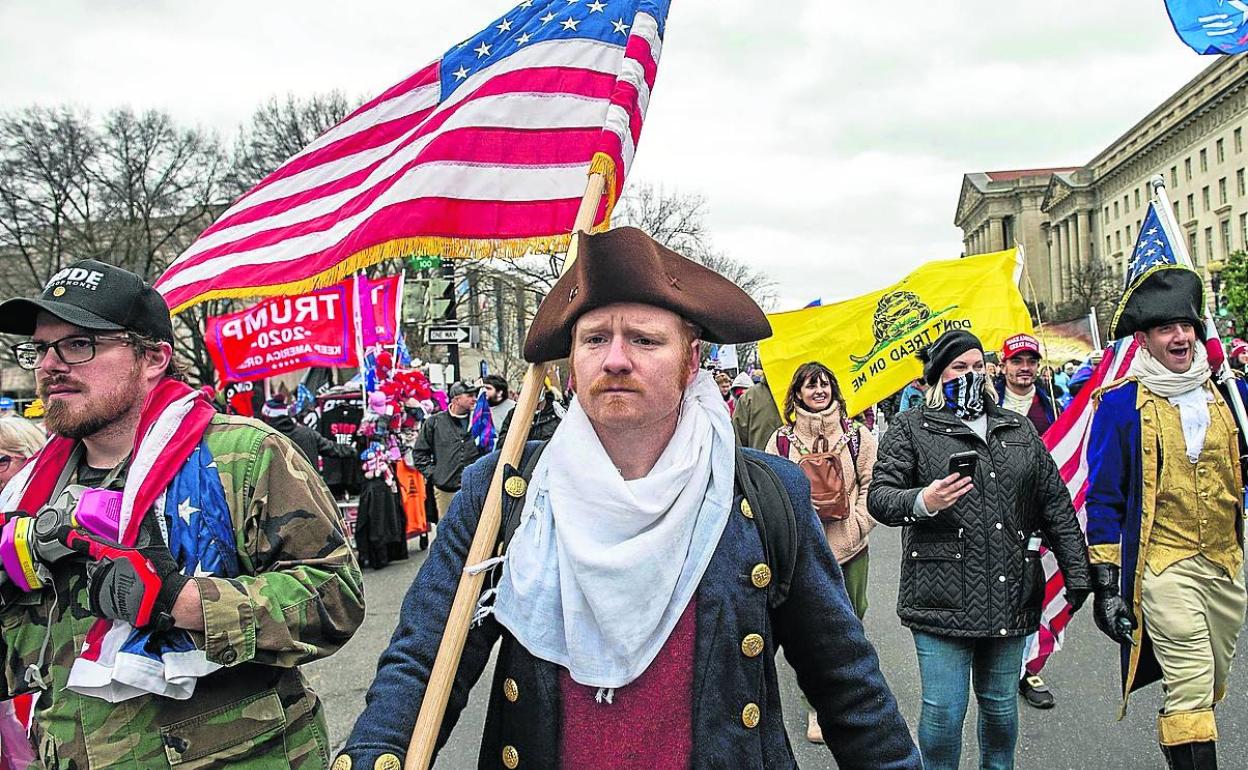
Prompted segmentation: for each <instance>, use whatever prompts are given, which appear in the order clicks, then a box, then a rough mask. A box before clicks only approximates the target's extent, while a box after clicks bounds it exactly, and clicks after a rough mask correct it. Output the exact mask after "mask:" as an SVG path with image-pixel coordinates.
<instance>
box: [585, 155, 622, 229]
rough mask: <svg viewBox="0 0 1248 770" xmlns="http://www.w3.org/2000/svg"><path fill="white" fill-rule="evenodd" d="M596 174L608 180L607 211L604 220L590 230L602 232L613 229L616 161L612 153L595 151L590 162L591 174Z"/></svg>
mask: <svg viewBox="0 0 1248 770" xmlns="http://www.w3.org/2000/svg"><path fill="white" fill-rule="evenodd" d="M594 174H602V178H603V179H604V180H605V181H606V185H605V187H606V191H607V213H606V216H604V217H603V218H602V221H601V222H599V223H598V224H596V225H594V226H593V228H591V230H590V232H594V233H601V232H603V231H604V230H610V229H611V212H612V211H614V210H615V197H616V196H615V161H614V160H613V159H612V158H611V156H610V155H608V154H606V153H605V152H596V153H594V158H593V160H591V161H590V162H589V175H590V176H593V175H594Z"/></svg>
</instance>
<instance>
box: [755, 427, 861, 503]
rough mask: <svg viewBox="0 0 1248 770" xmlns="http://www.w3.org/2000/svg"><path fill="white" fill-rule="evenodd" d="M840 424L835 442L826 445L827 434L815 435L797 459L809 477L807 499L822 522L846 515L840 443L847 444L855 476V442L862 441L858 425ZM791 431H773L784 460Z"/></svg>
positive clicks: (846, 497)
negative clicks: (808, 497) (831, 444)
mask: <svg viewBox="0 0 1248 770" xmlns="http://www.w3.org/2000/svg"><path fill="white" fill-rule="evenodd" d="M842 427H843V430H842V432H841V437H840V438H839V439H837V442H836V446H833V447H830V446H829V445H828V437H827V436H823V435H820V436H817V437H815V441H814V444H813V445H812V446H811V447H810V451H809V452H805V453H803V454H802V456H801V457H800V458H799V459H798V461H797V467H799V468H801V469H802V472H803V473H805V474H806V478H807V479H808V480H809V481H810V503H811V505H812V506H814V508H815V513H817V514H819V520H820V521H822V522H825V523H826V522H830V521H844V520H845V519H848V518H849V514H850V500H849V486H848V485H847V484H846V483H845V471H844V467H843V466H842V465H841V447H843V446H845V445H846V444H848V445H849V455H850V458H851V461H852V463H853V466H854V474H855V476H856V475H857V473H858V446H859V444H860V443H861V439H860V437H859V435H858V427H857V426H856V425H843V426H842ZM791 435H792V434H791V433H790V432H788V431H787V430H782V431H780V433H778V434H777V435H776V449H777V450H778V451H779V454H780V456H781V457H783V458H785V459H786V460H787V459H788V457H789V447H790V446H791V443H792V438H791Z"/></svg>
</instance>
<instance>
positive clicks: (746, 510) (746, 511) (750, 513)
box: [741, 498, 754, 519]
mask: <svg viewBox="0 0 1248 770" xmlns="http://www.w3.org/2000/svg"><path fill="white" fill-rule="evenodd" d="M741 515H742V516H744V517H745V518H747V519H752V518H754V509H753V508H751V507H750V501H749V500H746V499H744V498H743V499H742V500H741Z"/></svg>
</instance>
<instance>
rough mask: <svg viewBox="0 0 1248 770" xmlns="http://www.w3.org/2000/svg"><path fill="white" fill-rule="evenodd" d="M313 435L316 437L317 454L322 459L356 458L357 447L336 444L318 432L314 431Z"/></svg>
mask: <svg viewBox="0 0 1248 770" xmlns="http://www.w3.org/2000/svg"><path fill="white" fill-rule="evenodd" d="M312 435H313V436H315V437H316V453H317V454H318V455H320V456H321V457H341V458H343V459H346V458H348V457H354V456H355V445H353V444H338V443H335V442H333V441H330V440H329V439H327V438H325V437H324V436H322V435H321V434H319V433H317V432H316V431H312Z"/></svg>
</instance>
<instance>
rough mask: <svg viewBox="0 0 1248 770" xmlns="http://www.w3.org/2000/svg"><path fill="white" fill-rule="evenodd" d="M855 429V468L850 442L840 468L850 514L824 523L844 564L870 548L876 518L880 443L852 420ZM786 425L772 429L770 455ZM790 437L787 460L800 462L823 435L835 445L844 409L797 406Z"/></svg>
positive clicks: (845, 445)
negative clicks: (872, 495)
mask: <svg viewBox="0 0 1248 770" xmlns="http://www.w3.org/2000/svg"><path fill="white" fill-rule="evenodd" d="M850 425H851V429H852V430H857V431H858V435H859V442H860V444H859V448H858V462H857V463H856V465H857V467H856V468H855V467H854V466H855V463H854V461H853V457H852V455H851V454H850V451H849V443H848V442H846V443H845V444H843V445H842V446H841V449H840V455H841V470H842V472H843V474H844V478H845V486H846V492H847V493H848V495H849V499H850V503H851V505H850V514H849V517H848V518H845V519H842V520H841V521H826V522H823V531H824V534H825V535H827V538H828V545H829V546H831V548H832V554H833V555H834V556H835V557H836V561H837V562H838V563H840V564H844V563H845V562H847V561H849V560H850V559H851V558H853V557H854V556H857V555H858V554H859V553H860V552H861V551H862V549H864V548H866V547H867V535H868V534H869V533H870V532H871V530H872V528H874V527H875V524H876V521H875V519H873V518H871V514H869V513H867V490H868V489H869V488H870V486H871V469H872V467H874V466H875V455H876V451H877V449H878V445H877V443H876V440H875V436H873V435H871V431H869V430H867V429H866V428H864V427H863V426H861V425H858V424H855V423H850ZM782 430H785V428H780V429H778V430H775V431H772V434H771V437H770V438H768V439H767V446H766V448H765V449H764V450H763V451H764V452H767V453H768V454H773V455H778V454H780V451H779V449H778V448H777V442H776V437H777V436H778V435H779V434H780V431H782ZM789 430H790V431H791V434H790V438H789V456H788V458H787V459H789V460H792V461H793V462H797V461H798V460H800V459H801V458H802V455H804V454H808V453H809V452H810V449H809V447H811V446H813V445H814V442H815V439H816V438H817V437H818V436H819V435H820V434H822V435H823V436H826V437H827V439H828V446H836V445H837V442H839V441H840V440H841V435H842V434H843V433H844V431H843V430H842V429H841V411H840V407H839V406H838V405H837V404H833V405H832V406H830V407H828V408H827V409H825V410H824V411H822V412H817V413H816V412H807V411H806V410H804V409H802V408H801V407H800V406H799V407H797V412H796V420H795V421H794V424H793V426H792V427H791V428H790V429H789Z"/></svg>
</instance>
